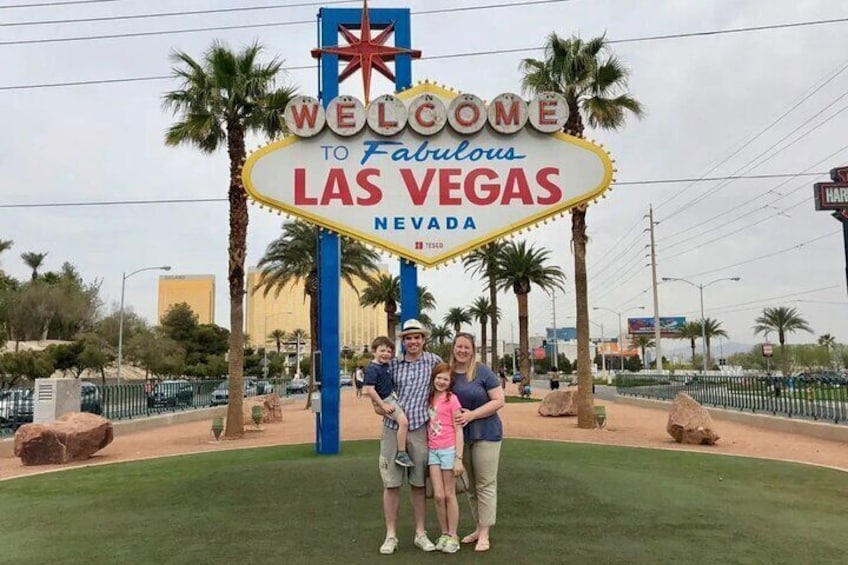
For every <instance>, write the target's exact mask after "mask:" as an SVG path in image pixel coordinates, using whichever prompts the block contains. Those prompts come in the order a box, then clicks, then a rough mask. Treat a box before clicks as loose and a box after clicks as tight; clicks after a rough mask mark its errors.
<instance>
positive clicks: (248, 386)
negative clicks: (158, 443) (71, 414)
mask: <svg viewBox="0 0 848 565" xmlns="http://www.w3.org/2000/svg"><path fill="white" fill-rule="evenodd" d="M288 382H289V380H288V379H286V380H284V379H268V380H261V381H257V380H256V379H251V378H247V379H245V386H244V396H245V397H250V396H257V395H262V394H269V393H271V392H276V393H277V394H279V395H280V396H284V395H286V394H287V390H286V384H287V383H288ZM227 385H228V382H227V381H226V380H220V379H218V380H188V379H186V380H182V379H181V380H171V381H161V382H158V383H151V384H147V383H122V384H119V385H118V384H114V385H95V384H93V383H83V386H82V390H81V392H80V411H82V412H90V413H92V414H100V415H102V416H103V417H105V418H107V419H109V420H129V419H133V418H146V417H148V416H154V415H157V414H163V413H168V412H178V411H183V410H193V409H197V408H206V407H209V406H220V405H225V404H227V403H228V401H229V394H228V393H229V391H228V386H227ZM33 412H34V411H33V392H32V390H31V389H11V390H4V391H0V437H2V436H4V435H12V434H14V433H15V431H16V430H17V429H18V427H20V426H21V425H23V424H27V423H30V422H32V419H33Z"/></svg>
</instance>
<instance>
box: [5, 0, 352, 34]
mask: <svg viewBox="0 0 848 565" xmlns="http://www.w3.org/2000/svg"><path fill="white" fill-rule="evenodd" d="M359 3H360V0H333V1H331V0H323V1H321V2H299V3H296V4H273V5H266V6H242V7H238V8H217V9H213V10H186V11H183V12H156V13H148V14H128V15H125V16H98V17H92V18H65V19H58V20H36V21H28V22H4V23H0V27H29V26H40V25H61V24H79V23H91V22H114V21H123V20H145V19H150V18H170V17H178V16H201V15H209V14H230V13H234V12H258V11H263V10H280V9H283V8H305V7H310V6H330V5H334V4H359Z"/></svg>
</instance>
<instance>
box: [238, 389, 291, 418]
mask: <svg viewBox="0 0 848 565" xmlns="http://www.w3.org/2000/svg"><path fill="white" fill-rule="evenodd" d="M254 406H259V407H260V408H262V421H261V422H260V423H261V424H272V423H275V422H282V421H283V404H282V403H281V402H280V396H279V395H278V394H277V393H276V392H272V393H271V394H267V395H265V396H253V397H250V398H245V399H244V403H243V404H242V414H243V415H244V425H245V426H252V425H254V422H253V407H254Z"/></svg>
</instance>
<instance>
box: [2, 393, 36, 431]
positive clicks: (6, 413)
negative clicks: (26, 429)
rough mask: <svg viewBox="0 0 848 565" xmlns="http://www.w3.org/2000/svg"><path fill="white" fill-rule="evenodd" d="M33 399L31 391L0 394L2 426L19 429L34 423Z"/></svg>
mask: <svg viewBox="0 0 848 565" xmlns="http://www.w3.org/2000/svg"><path fill="white" fill-rule="evenodd" d="M32 416H33V397H32V391H31V390H29V389H23V388H19V389H11V390H4V391H2V392H0V426H3V427H5V426H10V427H12V428H17V427H18V426H20V425H21V424H26V423H28V422H32Z"/></svg>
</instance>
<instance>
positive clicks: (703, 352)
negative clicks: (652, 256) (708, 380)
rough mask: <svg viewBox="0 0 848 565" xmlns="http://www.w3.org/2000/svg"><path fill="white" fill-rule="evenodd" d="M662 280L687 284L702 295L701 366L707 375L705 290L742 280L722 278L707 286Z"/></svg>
mask: <svg viewBox="0 0 848 565" xmlns="http://www.w3.org/2000/svg"><path fill="white" fill-rule="evenodd" d="M662 280H663V282H669V281H679V282H685V283H686V284H688V285H690V286H694V287H695V288H697V289H698V291H699V293H700V295H701V356H702V357H703V359H701V361H702V363H701V366H702V368H703V372H704V374H706V372H707V321H706V318H704V289H705V288H707V287H708V286H710V285H711V284H715V283H717V282H721V281H734V282H737V281H739V280H741V279H740V277H722V278H720V279H714V280H711V281H710V282H708V283H706V284H695V283H693V282H692V281H689V280H686V279H678V278H675V277H663V279H662Z"/></svg>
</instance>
